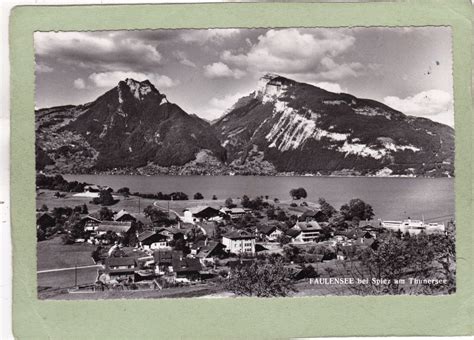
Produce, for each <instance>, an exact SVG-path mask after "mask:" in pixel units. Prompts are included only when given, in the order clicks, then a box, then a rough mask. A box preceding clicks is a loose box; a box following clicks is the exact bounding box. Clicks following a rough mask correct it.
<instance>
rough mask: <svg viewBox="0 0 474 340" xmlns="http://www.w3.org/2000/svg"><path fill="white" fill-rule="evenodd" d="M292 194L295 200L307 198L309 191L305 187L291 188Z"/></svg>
mask: <svg viewBox="0 0 474 340" xmlns="http://www.w3.org/2000/svg"><path fill="white" fill-rule="evenodd" d="M290 196H291V197H292V198H293V199H294V200H299V199H300V198H306V197H308V193H307V192H306V190H305V189H304V188H297V189H291V190H290Z"/></svg>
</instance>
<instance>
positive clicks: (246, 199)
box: [240, 195, 250, 208]
mask: <svg viewBox="0 0 474 340" xmlns="http://www.w3.org/2000/svg"><path fill="white" fill-rule="evenodd" d="M240 204H242V207H244V208H248V207H249V204H250V198H249V197H248V196H247V195H243V196H242V199H241V200H240Z"/></svg>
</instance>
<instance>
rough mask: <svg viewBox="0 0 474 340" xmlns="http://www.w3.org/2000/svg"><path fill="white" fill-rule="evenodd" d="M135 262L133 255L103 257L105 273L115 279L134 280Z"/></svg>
mask: <svg viewBox="0 0 474 340" xmlns="http://www.w3.org/2000/svg"><path fill="white" fill-rule="evenodd" d="M136 270H137V263H136V260H135V258H134V257H129V256H126V257H114V256H112V257H108V258H106V259H105V273H106V274H108V275H109V276H110V279H111V280H112V279H115V280H117V281H122V280H134V278H135V271H136Z"/></svg>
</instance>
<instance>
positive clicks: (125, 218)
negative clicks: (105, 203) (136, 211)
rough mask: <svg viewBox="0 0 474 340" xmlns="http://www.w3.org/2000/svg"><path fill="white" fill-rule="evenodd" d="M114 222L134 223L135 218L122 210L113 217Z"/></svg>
mask: <svg viewBox="0 0 474 340" xmlns="http://www.w3.org/2000/svg"><path fill="white" fill-rule="evenodd" d="M114 221H117V222H136V221H137V219H136V218H135V216H133V215H132V214H130V213H129V212H128V211H126V210H124V209H122V210H120V211H119V212H118V213H116V214H115V215H114Z"/></svg>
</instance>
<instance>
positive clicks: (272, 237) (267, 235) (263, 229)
mask: <svg viewBox="0 0 474 340" xmlns="http://www.w3.org/2000/svg"><path fill="white" fill-rule="evenodd" d="M256 234H257V236H258V237H260V238H262V239H264V240H265V241H269V242H275V241H277V240H278V239H279V238H280V237H281V235H283V232H282V231H281V230H280V229H279V228H278V227H276V226H274V225H273V226H272V225H262V226H258V227H257V228H256Z"/></svg>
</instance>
